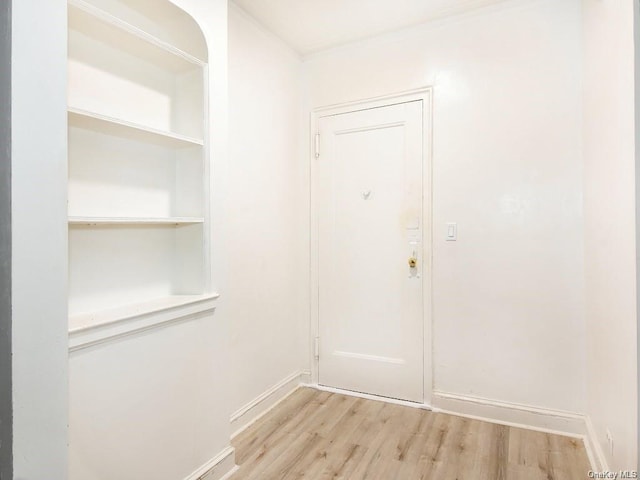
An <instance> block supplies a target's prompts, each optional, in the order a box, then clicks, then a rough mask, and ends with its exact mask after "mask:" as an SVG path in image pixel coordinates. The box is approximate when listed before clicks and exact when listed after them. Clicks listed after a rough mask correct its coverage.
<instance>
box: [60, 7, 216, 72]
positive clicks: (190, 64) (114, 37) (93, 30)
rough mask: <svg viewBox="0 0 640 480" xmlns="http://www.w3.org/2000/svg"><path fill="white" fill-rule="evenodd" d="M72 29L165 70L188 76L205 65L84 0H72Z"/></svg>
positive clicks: (69, 13)
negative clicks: (186, 72)
mask: <svg viewBox="0 0 640 480" xmlns="http://www.w3.org/2000/svg"><path fill="white" fill-rule="evenodd" d="M68 15H69V28H70V29H73V30H76V31H78V32H81V33H83V34H85V35H88V36H91V37H92V38H95V39H97V40H99V41H101V42H104V43H107V44H109V45H111V46H114V47H115V48H118V49H120V50H122V51H123V52H127V53H130V54H132V55H134V56H136V57H138V58H140V59H143V60H146V61H148V62H150V63H153V64H155V65H157V66H159V67H161V68H164V69H166V70H171V71H174V72H185V71H188V70H193V69H194V68H201V67H203V66H204V62H202V61H201V60H199V59H197V58H196V57H194V56H193V55H190V54H188V53H186V52H184V51H182V50H180V49H178V48H176V47H174V46H173V45H171V44H169V43H167V42H164V41H162V40H160V39H158V38H156V37H154V36H153V35H150V34H149V33H147V32H145V31H144V30H141V29H139V28H138V27H135V26H133V25H131V24H129V23H127V22H125V21H123V20H121V19H119V18H117V17H114V16H113V15H111V14H110V13H107V12H105V11H103V10H101V9H99V8H97V7H95V6H93V5H91V4H89V3H87V2H85V1H83V0H69V10H68Z"/></svg>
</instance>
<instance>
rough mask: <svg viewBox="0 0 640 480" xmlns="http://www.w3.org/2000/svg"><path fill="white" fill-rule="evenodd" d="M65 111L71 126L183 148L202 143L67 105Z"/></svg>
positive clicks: (201, 142)
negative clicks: (67, 107)
mask: <svg viewBox="0 0 640 480" xmlns="http://www.w3.org/2000/svg"><path fill="white" fill-rule="evenodd" d="M67 113H68V115H67V116H68V120H69V126H71V127H78V128H84V129H87V130H93V131H95V132H100V133H105V134H107V135H113V136H116V137H121V138H126V139H129V140H137V141H139V142H146V143H152V144H155V145H160V146H163V147H172V148H185V147H193V146H202V145H204V142H203V141H202V140H201V139H197V138H191V137H187V136H185V135H179V134H177V133H173V132H165V131H162V130H157V129H154V128H149V127H146V126H144V125H139V124H136V123H132V122H128V121H126V120H122V119H119V118H113V117H109V116H107V115H101V114H99V113H96V112H89V111H87V110H82V109H79V108H73V107H69V109H68V111H67Z"/></svg>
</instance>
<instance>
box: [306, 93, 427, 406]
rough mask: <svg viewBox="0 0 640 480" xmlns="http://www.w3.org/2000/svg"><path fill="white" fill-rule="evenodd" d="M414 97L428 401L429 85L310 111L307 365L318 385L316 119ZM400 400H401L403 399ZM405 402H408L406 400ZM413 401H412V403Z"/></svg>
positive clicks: (313, 383) (395, 102)
mask: <svg viewBox="0 0 640 480" xmlns="http://www.w3.org/2000/svg"><path fill="white" fill-rule="evenodd" d="M416 100H422V102H423V103H422V105H423V109H422V124H423V132H422V133H423V135H422V139H423V148H422V151H423V158H422V165H423V168H422V171H423V179H422V185H423V187H422V188H423V190H422V191H423V197H422V215H423V218H422V225H423V228H422V259H423V262H424V263H423V277H422V278H423V284H422V285H423V319H424V339H423V340H424V366H423V370H424V380H423V381H424V405H426V406H429V405H431V398H432V393H433V342H432V338H433V334H432V315H433V314H432V312H433V308H432V271H433V268H432V266H433V258H432V257H433V254H432V252H433V249H432V244H433V241H432V230H433V226H432V183H431V182H432V180H431V178H432V174H431V169H432V156H433V148H432V145H433V142H432V111H433V89H432V87H424V88H420V89H416V90H410V91H405V92H400V93H395V94H390V95H384V96H381V97H375V98H368V99H363V100H356V101H353V102H347V103H341V104H336V105H328V106H325V107H319V108H316V109H314V110H313V111H312V112H311V129H310V136H309V140H310V141H309V145H310V149H309V161H310V181H311V184H310V188H311V198H310V216H309V218H310V242H309V246H310V252H309V258H310V279H309V283H310V307H311V325H310V329H309V330H310V338H309V345H310V347H311V348H310V359H309V364H310V365H311V383H312V385H318V369H319V361H318V357H317V356H316V353H317V350H316V348H317V345H316V338H317V337H318V335H319V328H320V323H319V322H320V315H319V307H320V305H319V297H318V290H319V286H320V285H319V265H318V262H319V252H318V235H319V232H318V216H319V208H318V202H319V199H318V171H317V165H316V162H318V161H322V153H321V154H320V158H319V159H317V158H316V134H317V133H318V123H319V120H320V118H322V117H326V116H330V115H337V114H340V113H350V112H357V111H360V110H368V109H371V108H377V107H386V106H391V105H397V104H399V103H406V102H411V101H416ZM403 403H404V402H403ZM407 403H408V402H407ZM414 405H416V404H414Z"/></svg>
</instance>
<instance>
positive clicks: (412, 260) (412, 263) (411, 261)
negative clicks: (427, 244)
mask: <svg viewBox="0 0 640 480" xmlns="http://www.w3.org/2000/svg"><path fill="white" fill-rule="evenodd" d="M416 265H418V259H417V258H416V257H409V267H411V268H416Z"/></svg>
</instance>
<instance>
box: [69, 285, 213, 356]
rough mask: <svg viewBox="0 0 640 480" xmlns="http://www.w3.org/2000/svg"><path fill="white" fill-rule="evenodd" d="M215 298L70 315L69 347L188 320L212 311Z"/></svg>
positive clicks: (169, 299) (162, 301) (203, 296)
mask: <svg viewBox="0 0 640 480" xmlns="http://www.w3.org/2000/svg"><path fill="white" fill-rule="evenodd" d="M218 297H219V294H217V293H207V294H200V295H170V296H167V297H161V298H155V299H153V300H147V301H144V302H139V303H134V304H129V305H121V306H118V307H114V308H110V309H105V310H101V311H98V312H90V313H80V314H77V315H72V316H71V317H69V337H70V345H69V346H70V347H71V349H72V350H74V349H77V348H81V347H84V346H90V345H92V344H95V343H99V342H100V341H103V340H106V339H108V338H112V337H119V336H123V335H127V334H131V333H136V332H139V331H142V330H148V329H150V328H154V327H156V326H160V325H163V324H166V323H167V322H170V321H174V320H176V319H181V318H182V319H185V318H187V319H188V318H189V316H193V315H194V314H198V313H200V312H206V311H210V310H212V309H213V308H215V301H216V299H217V298H218Z"/></svg>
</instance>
